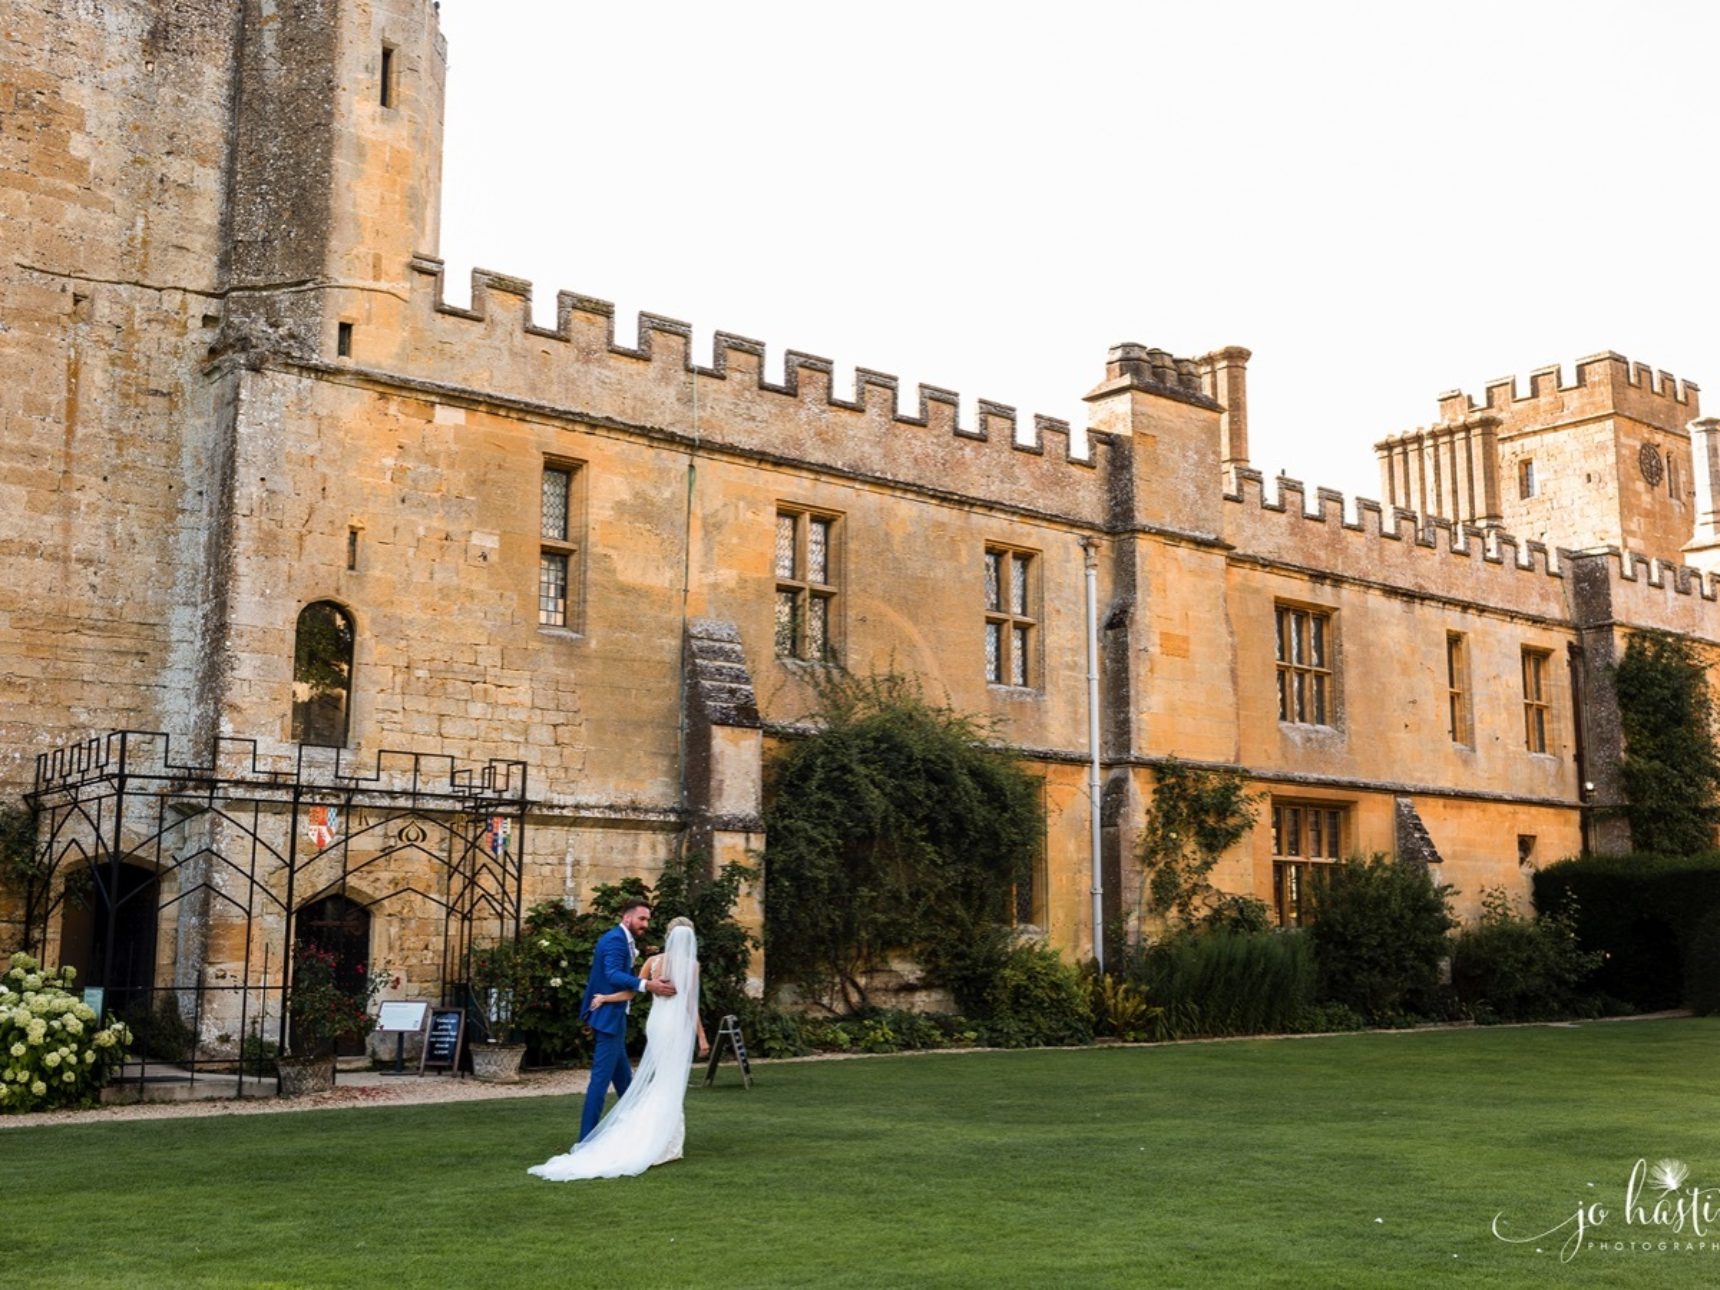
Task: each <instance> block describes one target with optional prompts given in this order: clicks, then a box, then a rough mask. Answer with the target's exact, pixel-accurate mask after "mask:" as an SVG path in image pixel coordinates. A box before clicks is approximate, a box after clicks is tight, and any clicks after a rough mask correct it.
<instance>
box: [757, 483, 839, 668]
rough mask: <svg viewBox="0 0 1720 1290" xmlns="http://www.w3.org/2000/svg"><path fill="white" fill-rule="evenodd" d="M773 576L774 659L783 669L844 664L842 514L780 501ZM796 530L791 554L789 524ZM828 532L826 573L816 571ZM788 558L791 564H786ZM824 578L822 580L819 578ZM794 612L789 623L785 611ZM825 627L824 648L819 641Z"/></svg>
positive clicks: (793, 532)
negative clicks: (786, 533) (785, 527)
mask: <svg viewBox="0 0 1720 1290" xmlns="http://www.w3.org/2000/svg"><path fill="white" fill-rule="evenodd" d="M773 516H774V519H773V521H772V524H773V527H772V530H771V533H772V553H773V554H772V559H771V572H772V574H773V575H774V577H775V592H774V594H773V596H772V623H773V632H772V653H773V654H774V655H775V656H776V659H777V661H778V662H781V663H813V664H819V665H824V666H836V665H839V664H840V661H841V657H842V624H841V613H840V609H841V604H842V600H841V597H842V578H843V572H844V560H843V551H842V546H843V536H844V533H845V530H846V525H845V523H844V519H845V517H844V516H843V515H842V514H841V513H840V512H839V511H831V510H826V509H824V508H822V507H817V506H805V505H802V504H800V503H798V502H783V501H779V502H778V503H777V504H776V508H775V510H774V512H773ZM785 521H786V522H787V523H788V524H789V525H790V526H791V530H790V532H791V536H790V540H789V544H788V547H787V550H786V551H785V550H784V544H783V540H782V537H783V523H784V522H785ZM820 527H822V530H823V533H822V550H823V568H822V569H819V568H816V567H815V564H816V561H817V553H818V550H819V547H818V544H816V543H815V542H814V541H813V538H814V536H815V535H816V530H817V529H819V528H820ZM785 557H786V558H785ZM819 574H822V577H820V576H817V575H819ZM785 606H787V607H788V613H787V615H786V617H785V615H784V612H783V611H784V607H785ZM820 622H822V637H823V639H822V642H820V641H819V639H818V638H819V635H820V629H819V628H818V626H817V624H819V623H820Z"/></svg>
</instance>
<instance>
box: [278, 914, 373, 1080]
mask: <svg viewBox="0 0 1720 1290" xmlns="http://www.w3.org/2000/svg"><path fill="white" fill-rule="evenodd" d="M296 926H297V928H298V931H297V934H296V935H295V936H294V937H293V940H294V942H295V943H296V944H298V945H314V946H316V947H317V948H318V949H320V950H323V951H324V952H326V953H329V954H332V955H334V957H335V965H336V966H335V982H336V984H338V985H339V986H340V988H341V989H343V990H350V991H357V990H359V989H360V988H362V986H363V984H364V978H365V974H366V973H367V972H369V971H370V970H371V962H370V911H369V910H367V909H366V908H365V907H364V906H363V905H361V904H359V903H358V902H357V901H356V900H352V899H350V898H348V897H346V896H342V895H334V896H324V897H323V898H322V899H321V900H316V901H312V902H311V903H310V904H308V905H306V906H305V907H304V908H303V909H301V910H300V911H299V916H298V920H297V924H296ZM366 1050H367V1045H366V1043H365V1041H364V1040H363V1039H359V1038H354V1037H352V1036H347V1037H346V1038H343V1039H341V1040H340V1041H339V1042H338V1043H337V1044H336V1045H335V1050H334V1051H335V1055H336V1056H337V1057H359V1056H362V1055H363V1054H364V1053H365V1052H366Z"/></svg>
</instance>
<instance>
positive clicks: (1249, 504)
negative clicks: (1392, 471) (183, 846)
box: [1224, 467, 1567, 619]
mask: <svg viewBox="0 0 1720 1290" xmlns="http://www.w3.org/2000/svg"><path fill="white" fill-rule="evenodd" d="M1231 479H1232V486H1231V488H1230V489H1228V490H1227V491H1226V492H1225V494H1224V500H1225V502H1226V503H1228V505H1227V506H1226V508H1225V511H1226V514H1225V525H1224V537H1225V540H1226V541H1227V542H1228V543H1229V544H1230V545H1231V546H1232V547H1233V548H1234V550H1235V552H1236V557H1235V558H1238V559H1243V560H1248V559H1257V560H1262V561H1265V562H1267V563H1269V564H1271V563H1278V564H1282V565H1286V566H1292V567H1294V568H1297V569H1299V570H1318V571H1319V573H1320V575H1322V576H1326V577H1333V578H1336V579H1340V580H1341V579H1353V580H1355V581H1358V582H1366V583H1370V584H1374V585H1381V584H1384V585H1386V586H1388V587H1401V588H1402V589H1403V590H1405V591H1409V592H1415V593H1419V594H1425V595H1433V596H1438V597H1443V598H1446V599H1449V600H1454V601H1462V602H1465V603H1473V604H1475V605H1476V606H1478V607H1488V608H1493V609H1499V610H1504V611H1508V612H1516V613H1526V614H1531V615H1537V616H1540V617H1544V618H1548V619H1563V618H1564V617H1566V612H1567V611H1566V608H1565V592H1564V569H1563V567H1562V562H1561V561H1560V559H1559V558H1558V555H1557V553H1555V552H1551V551H1549V550H1548V549H1547V547H1546V546H1545V545H1544V544H1543V543H1540V542H1535V541H1524V540H1520V539H1518V538H1516V537H1514V536H1513V535H1511V534H1509V533H1505V532H1503V531H1501V530H1499V529H1497V528H1483V527H1481V526H1478V525H1474V524H1461V523H1453V522H1452V521H1450V520H1446V519H1441V518H1437V517H1425V516H1422V515H1419V514H1417V513H1416V512H1414V511H1410V510H1405V509H1404V508H1402V507H1398V506H1390V505H1382V504H1381V503H1379V502H1377V501H1374V500H1373V499H1372V498H1366V497H1363V498H1357V499H1356V501H1355V505H1354V518H1351V517H1350V516H1349V515H1347V514H1346V503H1345V498H1344V494H1343V493H1341V492H1338V491H1336V490H1335V489H1330V488H1315V489H1313V490H1312V497H1311V498H1310V496H1309V492H1310V490H1309V489H1308V487H1307V485H1305V484H1304V483H1303V482H1302V481H1301V480H1298V479H1292V478H1290V477H1289V476H1287V475H1280V476H1279V477H1278V478H1277V480H1276V481H1275V482H1276V486H1277V487H1276V496H1272V495H1269V494H1268V492H1267V490H1266V486H1265V484H1266V481H1265V477H1264V476H1263V475H1262V474H1261V473H1260V472H1259V471H1258V470H1253V469H1250V468H1247V467H1241V468H1238V469H1236V470H1234V471H1233V472H1232V475H1231ZM1310 501H1311V502H1312V509H1310V507H1309V503H1310Z"/></svg>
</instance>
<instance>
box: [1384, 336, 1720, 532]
mask: <svg viewBox="0 0 1720 1290" xmlns="http://www.w3.org/2000/svg"><path fill="white" fill-rule="evenodd" d="M1439 412H1440V420H1439V421H1438V423H1436V424H1435V425H1432V426H1428V427H1424V428H1421V429H1418V430H1414V431H1411V432H1409V433H1407V434H1401V435H1396V436H1394V437H1392V438H1389V439H1385V440H1382V441H1381V442H1379V443H1378V444H1376V445H1375V446H1374V451H1375V452H1376V453H1377V454H1378V456H1379V460H1380V485H1381V490H1382V500H1384V501H1385V502H1387V503H1389V504H1391V505H1394V506H1399V507H1402V508H1403V509H1405V510H1411V511H1416V512H1418V513H1420V514H1422V515H1424V516H1435V517H1440V518H1443V519H1448V520H1451V521H1453V522H1460V523H1465V524H1472V525H1478V526H1481V527H1484V528H1503V529H1504V530H1505V531H1506V532H1509V533H1512V534H1515V535H1516V536H1518V537H1521V538H1528V539H1532V540H1535V541H1538V542H1543V543H1545V544H1546V545H1547V546H1549V547H1565V548H1569V549H1572V550H1583V549H1589V548H1595V547H1604V546H1615V547H1619V548H1620V549H1622V550H1627V551H1632V552H1636V553H1638V554H1641V555H1647V556H1652V557H1655V558H1658V559H1663V560H1669V561H1677V560H1678V559H1679V552H1680V550H1681V549H1682V548H1683V547H1684V545H1685V544H1686V543H1687V542H1689V541H1690V538H1691V533H1692V530H1693V525H1694V504H1695V492H1694V479H1693V472H1692V469H1691V449H1690V434H1689V430H1688V424H1689V422H1690V421H1692V420H1693V419H1695V418H1697V417H1699V416H1700V415H1701V411H1700V406H1699V403H1698V392H1697V388H1696V385H1695V383H1694V382H1691V381H1684V382H1680V381H1678V380H1677V379H1676V378H1675V377H1673V376H1672V375H1671V374H1670V373H1668V372H1659V373H1656V372H1655V371H1654V370H1653V369H1651V368H1650V367H1648V366H1647V365H1646V364H1642V363H1632V362H1631V361H1630V360H1628V359H1626V358H1624V357H1623V356H1622V355H1619V354H1614V353H1611V352H1607V353H1603V354H1596V355H1593V356H1591V357H1589V358H1584V359H1580V360H1579V361H1578V362H1577V364H1576V374H1575V378H1574V379H1573V380H1571V381H1570V382H1568V383H1567V382H1565V381H1563V380H1562V379H1561V373H1560V369H1559V368H1558V367H1557V366H1553V367H1545V368H1541V369H1539V370H1537V371H1535V372H1534V373H1532V374H1531V375H1530V378H1529V392H1528V393H1527V394H1519V393H1518V392H1517V385H1516V382H1515V380H1513V379H1512V378H1510V377H1506V378H1504V379H1502V380H1498V381H1493V382H1490V383H1489V384H1488V386H1487V392H1486V397H1485V399H1484V400H1483V402H1482V403H1481V404H1479V405H1478V404H1477V403H1476V401H1475V400H1474V399H1472V398H1470V397H1469V396H1468V395H1467V394H1465V393H1463V392H1462V391H1460V390H1454V391H1452V392H1450V393H1447V394H1444V395H1441V396H1440V400H1439Z"/></svg>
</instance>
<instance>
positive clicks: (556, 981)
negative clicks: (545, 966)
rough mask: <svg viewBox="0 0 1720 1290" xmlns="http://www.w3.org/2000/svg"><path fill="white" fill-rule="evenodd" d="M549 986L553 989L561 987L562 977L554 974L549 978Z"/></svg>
mask: <svg viewBox="0 0 1720 1290" xmlns="http://www.w3.org/2000/svg"><path fill="white" fill-rule="evenodd" d="M549 988H550V989H552V990H559V989H561V978H560V977H559V976H552V977H551V978H550V979H549Z"/></svg>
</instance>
